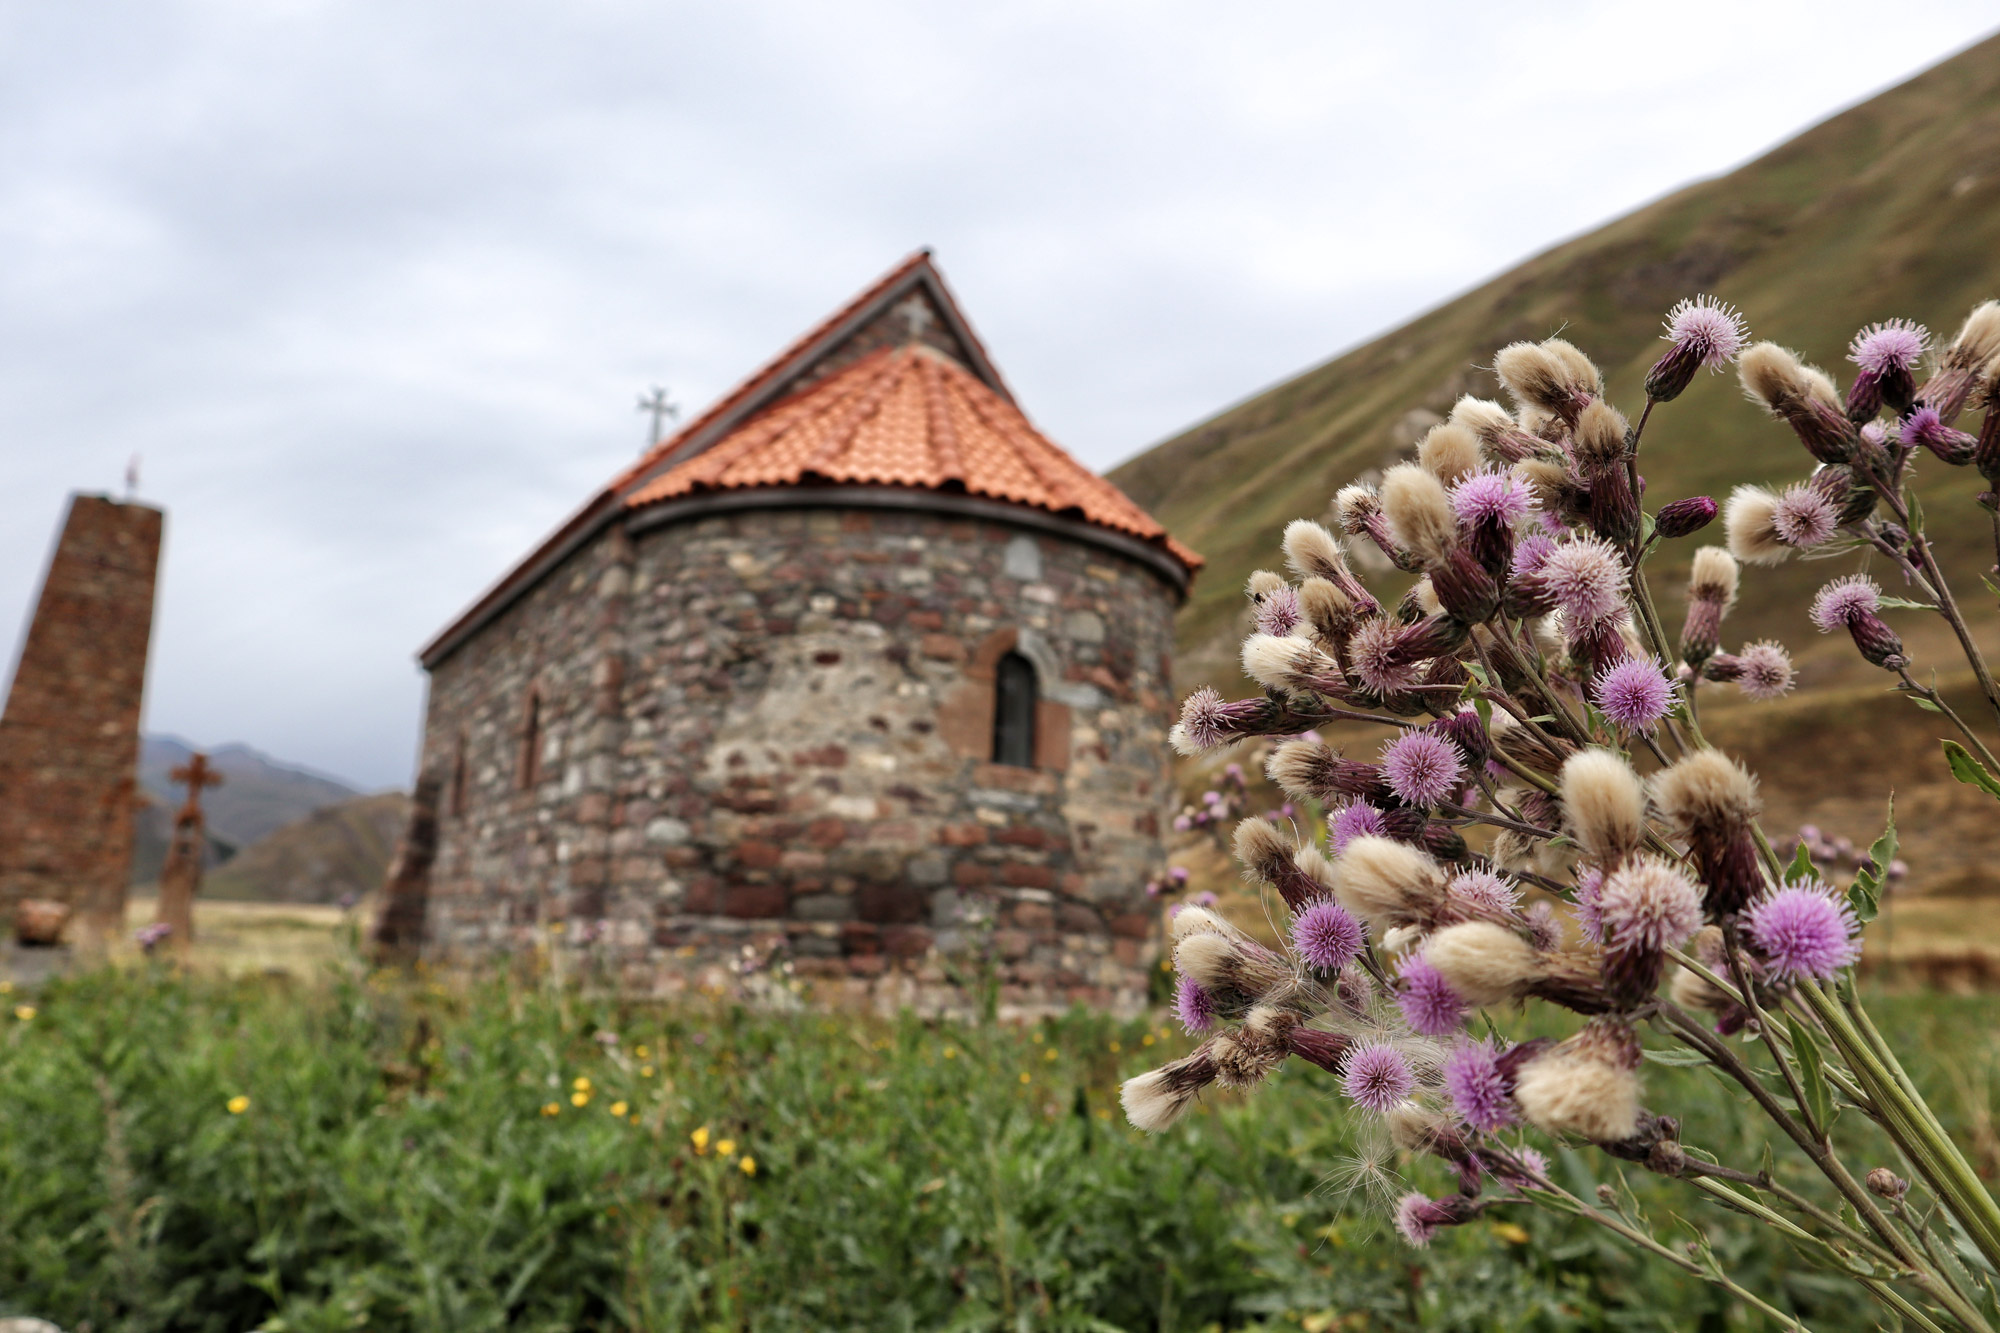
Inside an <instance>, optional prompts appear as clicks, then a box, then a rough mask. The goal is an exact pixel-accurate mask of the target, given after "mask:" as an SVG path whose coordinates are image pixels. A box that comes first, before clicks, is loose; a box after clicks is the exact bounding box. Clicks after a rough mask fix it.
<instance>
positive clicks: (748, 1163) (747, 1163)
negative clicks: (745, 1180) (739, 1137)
mask: <svg viewBox="0 0 2000 1333" xmlns="http://www.w3.org/2000/svg"><path fill="white" fill-rule="evenodd" d="M736 1169H737V1170H738V1171H741V1172H742V1173H743V1174H744V1175H746V1176H754V1175H756V1174H757V1159H756V1158H754V1157H752V1156H751V1155H750V1154H749V1153H747V1152H746V1153H744V1154H743V1160H742V1161H740V1162H738V1163H737V1164H736Z"/></svg>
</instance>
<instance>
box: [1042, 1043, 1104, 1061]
mask: <svg viewBox="0 0 2000 1333" xmlns="http://www.w3.org/2000/svg"><path fill="white" fill-rule="evenodd" d="M1112 1044H1113V1045H1116V1044H1117V1043H1116V1042H1114V1043H1112ZM1055 1058H1056V1048H1055V1047H1053V1046H1051V1047H1049V1048H1048V1049H1047V1050H1046V1051H1043V1052H1042V1059H1044V1060H1053V1059H1055Z"/></svg>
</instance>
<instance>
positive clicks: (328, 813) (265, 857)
mask: <svg viewBox="0 0 2000 1333" xmlns="http://www.w3.org/2000/svg"><path fill="white" fill-rule="evenodd" d="M409 808H410V800H409V797H407V796H405V795H403V793H401V792H394V791H391V792H381V793H379V794H377V795H374V796H356V797H353V798H351V799H349V800H345V801H341V802H339V803H338V804H335V805H329V806H326V807H324V808H322V809H319V810H315V811H313V812H312V813H311V814H309V815H307V816H306V817H305V818H303V819H300V820H296V821H294V822H292V823H290V824H287V825H286V826H285V827H283V828H281V829H279V830H277V831H276V832H274V833H270V834H268V835H266V836H265V837H263V838H261V839H259V840H258V841H256V842H254V843H252V844H251V845H250V846H248V847H246V848H244V849H243V850H242V851H241V852H240V853H239V854H237V855H236V856H235V857H233V858H231V859H230V861H229V862H228V864H226V865H224V866H222V867H221V868H219V869H217V870H213V871H211V872H209V874H208V877H207V878H206V880H205V881H204V882H203V884H202V896H203V897H205V898H231V899H255V900H258V901H263V902H290V903H330V902H337V901H338V900H339V899H340V898H341V897H342V895H344V894H350V893H351V894H353V895H355V896H356V897H359V896H360V895H361V894H364V893H367V892H368V891H369V890H371V889H375V888H379V887H380V886H381V883H382V877H383V875H384V874H385V873H386V872H387V870H388V868H389V858H390V857H391V856H392V855H393V854H394V852H395V848H396V838H397V836H398V835H399V834H401V832H402V831H403V824H404V822H405V821H406V820H407V819H408V817H409Z"/></svg>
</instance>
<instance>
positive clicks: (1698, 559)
mask: <svg viewBox="0 0 2000 1333" xmlns="http://www.w3.org/2000/svg"><path fill="white" fill-rule="evenodd" d="M1737 580H1738V568H1737V564H1736V557H1735V556H1732V555H1731V554H1729V552H1727V551H1725V550H1723V549H1722V548H1721V547H1720V546H1704V547H1702V548H1700V549H1699V550H1697V551H1696V552H1695V553H1694V569H1693V571H1692V572H1691V573H1690V574H1689V575H1688V596H1689V597H1690V598H1692V599H1693V600H1695V601H1698V602H1720V603H1722V609H1723V610H1724V611H1725V612H1726V611H1728V610H1729V608H1730V607H1732V606H1734V605H1736V585H1737Z"/></svg>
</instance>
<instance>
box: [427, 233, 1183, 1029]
mask: <svg viewBox="0 0 2000 1333" xmlns="http://www.w3.org/2000/svg"><path fill="white" fill-rule="evenodd" d="M1199 564H1200V560H1199V557H1197V556H1195V555H1194V553H1193V552H1191V551H1189V550H1187V549H1186V548H1185V547H1183V546H1181V545H1180V544H1179V543H1178V542H1176V541H1174V540H1173V538H1172V537H1171V536H1170V535H1168V533H1167V532H1166V530H1165V529H1164V528H1162V527H1161V526H1160V524H1159V523H1158V522H1156V521H1155V520H1154V519H1153V518H1152V517H1151V516H1149V515H1148V514H1146V513H1145V512H1144V511H1142V510H1141V509H1140V508H1139V507H1138V506H1137V505H1135V504H1133V503H1132V502H1131V500H1130V499H1128V498H1127V497H1126V496H1125V495H1124V494H1122V493H1121V492H1120V491H1118V490H1117V488H1116V487H1114V486H1112V485H1111V484H1110V483H1109V482H1107V481H1105V480H1104V479H1103V478H1102V477H1099V476H1097V475H1095V474H1093V473H1092V472H1091V471H1090V470H1089V469H1087V468H1085V467H1084V466H1083V465H1082V464H1080V463H1078V462H1077V461H1076V460H1075V459H1074V458H1071V457H1070V456H1069V455H1068V454H1067V453H1065V452H1064V451H1063V450H1062V449H1061V448H1060V447H1059V446H1057V445H1056V444H1055V443H1054V442H1053V441H1051V440H1050V439H1048V437H1046V436H1044V435H1043V434H1042V433H1041V432H1040V431H1038V430H1037V429H1035V427H1034V426H1033V424H1032V423H1031V422H1030V421H1029V420H1028V418H1027V416H1026V415H1025V414H1024V413H1023V412H1022V410H1021V408H1020V406H1019V405H1018V404H1017V403H1016V402H1015V400H1014V397H1013V394H1012V392H1011V390H1010V389H1009V388H1008V386H1007V384H1006V382H1005V381H1004V380H1003V379H1002V378H1001V377H1000V374H999V372H998V370H997V369H995V368H994V366H993V364H992V362H991V360H990V359H989V358H988V356H987V355H986V352H985V350H984V347H983V346H982V345H981V343H980V341H979V339H978V338H977V337H976V336H975V335H974V334H973V332H972V329H971V326H970V324H969V323H968V322H967V321H966V319H965V317H964V315H963V314H962V312H961V311H960V310H959V308H958V305H957V303H956V301H955V300H954V299H953V297H952V295H951V293H950V291H949V290H948V289H947V288H946V287H945V285H944V281H943V279H942V277H941V276H940V275H939V273H938V272H937V270H936V268H935V267H934V266H933V264H932V263H931V259H930V255H929V253H928V252H920V253H919V254H917V255H914V256H912V257H911V258H910V259H909V260H907V261H906V262H904V263H903V264H901V265H899V266H898V267H897V268H896V269H894V270H892V271H891V272H890V273H889V274H888V275H887V276H885V277H884V278H883V279H882V280H881V281H880V282H878V283H876V284H874V285H873V286H872V287H870V288H868V289H867V290H866V291H864V292H862V293H861V295H859V296H858V297H856V298H855V299H854V300H853V301H851V302H849V303H848V304H847V305H846V306H844V307H842V308H841V309H840V310H839V311H836V312H835V313H834V315H833V316H831V317H830V318H829V319H827V320H826V321H824V322H822V323H821V324H820V325H819V326H817V327H816V328H814V329H812V330H811V331H809V332H808V333H807V334H806V335H805V336H804V337H802V338H800V339H799V340H798V341H797V342H795V343H794V344H793V345H792V346H791V347H789V348H787V349H786V350H784V351H783V352H781V353H780V354H779V355H778V356H777V357H776V358H775V359H774V360H773V361H771V362H770V363H769V364H767V365H766V366H765V367H764V368H763V369H761V370H759V371H758V372H756V373H755V374H753V375H752V376H751V377H750V378H749V379H747V380H745V381H744V382H743V383H742V384H741V385H739V386H738V387H737V388H736V389H735V390H734V391H732V392H731V393H729V394H726V395H724V397H723V398H722V399H721V400H719V401H718V402H717V403H716V404H715V405H714V406H712V407H711V408H709V409H708V410H707V411H706V412H704V413H702V414H701V415H700V416H698V417H696V418H695V419H694V420H692V421H690V422H689V423H687V425H685V426H683V427H682V428H681V429H680V430H679V431H678V432H677V433H676V434H675V435H673V436H672V437H670V438H668V439H666V440H663V441H661V442H660V443H659V445H658V446H656V447H655V448H654V449H653V450H652V451H651V452H649V453H648V454H647V455H646V457H645V458H643V459H641V460H640V462H639V463H638V464H636V465H635V466H634V467H633V468H631V469H630V470H628V472H627V473H626V474H625V475H624V476H621V477H619V478H617V479H615V480H614V481H613V482H612V483H611V484H610V485H609V486H607V487H606V488H604V489H603V490H602V491H601V492H600V493H599V494H598V495H597V496H595V497H594V498H592V499H591V500H590V501H589V502H588V503H587V504H586V505H585V506H584V508H583V509H582V510H580V511H578V513H577V514H576V515H575V517H573V518H572V519H571V520H570V521H569V522H568V523H567V524H565V525H564V526H563V527H562V528H561V529H560V530H558V531H557V532H556V533H555V534H554V535H553V536H551V537H550V539H549V540H548V541H547V542H545V543H544V544H543V545H542V546H541V547H540V548H539V549H538V550H536V551H534V552H531V553H530V554H529V555H528V556H527V557H526V558H525V559H524V560H522V561H521V563H520V564H519V565H517V566H516V567H515V569H514V570H513V571H512V572H511V573H510V574H508V575H507V576H506V577H505V578H504V579H503V580H502V581H501V582H500V583H499V584H498V585H497V586H496V587H495V588H494V589H492V591H490V592H489V593H488V594H487V595H486V596H485V597H483V598H482V599H481V600H480V601H479V602H478V603H477V604H476V605H474V606H473V607H472V608H471V609H470V610H468V611H467V612H466V613H465V614H464V615H463V616H461V617H460V618H459V619H458V621H457V622H455V623H454V624H452V625H451V626H449V627H448V628H447V629H446V630H445V631H444V632H443V633H442V634H441V635H439V637H438V638H437V639H436V640H435V641H434V642H433V643H431V644H430V645H429V646H428V647H427V648H426V649H424V651H423V654H422V660H423V664H424V666H425V668H426V669H427V670H428V672H429V673H430V701H429V712H428V717H427V720H426V726H425V735H424V752H423V761H422V764H423V776H424V777H426V778H433V779H435V780H436V781H437V783H438V790H439V791H440V793H441V798H440V800H439V803H438V809H437V815H436V833H435V843H434V845H435V859H434V860H433V861H431V863H430V864H429V866H428V869H427V871H426V874H425V876H424V882H423V883H421V884H418V883H416V882H414V881H412V882H409V883H399V887H398V891H397V894H396V895H393V896H394V897H395V900H396V901H397V902H398V903H399V904H404V905H406V907H405V910H406V912H407V914H409V915H412V916H414V915H415V914H416V913H417V912H421V913H422V915H423V918H424V924H423V930H422V938H423V940H424V948H425V950H426V952H428V953H430V954H432V955H435V956H445V957H451V958H458V959H483V958H486V959H490V958H493V957H495V956H496V955H503V954H506V953H508V952H511V951H515V950H520V949H527V948H533V947H534V946H535V944H536V942H537V941H538V940H540V939H545V938H548V937H549V936H550V935H552V934H553V932H547V931H546V926H547V925H548V923H550V922H561V923H563V924H564V926H565V929H564V930H563V932H562V933H561V935H560V938H561V939H563V940H566V941H576V940H578V939H587V940H588V941H589V946H588V947H590V948H591V949H592V950H593V951H594V952H595V954H596V955H597V968H598V970H599V974H600V975H601V974H603V973H604V972H610V973H612V974H614V975H616V976H617V977H618V978H619V979H620V981H621V982H622V983H623V984H624V985H625V986H626V987H628V988H630V989H633V990H641V991H646V990H651V991H668V992H671V991H673V990H675V989H677V988H679V987H681V986H685V985H689V984H695V983H704V984H705V983H706V982H707V980H708V979H710V978H713V977H716V976H722V975H726V974H727V973H728V970H729V969H730V968H732V967H735V966H737V965H739V964H741V963H742V962H743V961H744V959H745V956H746V951H748V955H749V956H750V957H752V958H756V959H767V958H771V957H782V958H783V959H784V961H785V963H786V965H787V966H789V967H790V968H791V969H792V972H793V975H794V976H795V977H798V978H802V979H803V978H810V979H811V980H812V982H813V985H814V989H815V993H816V994H817V995H819V996H820V997H821V998H823V999H832V1000H849V1001H858V1002H861V1003H866V1004H873V1005H875V1006H878V1007H883V1008H889V1007H894V1006H896V1005H900V1004H916V1005H919V1006H921V1007H924V1008H932V1007H952V1006H954V1005H956V1004H960V1003H962V1002H963V999H964V994H965V992H964V990H963V989H962V986H963V984H964V983H967V982H978V981H980V979H981V978H985V979H988V980H990V983H991V984H993V985H994V986H995V987H996V988H997V991H998V994H999V998H1000V1004H1001V1007H1002V1009H1003V1010H1008V1011H1011V1012H1017V1013H1025V1012H1030V1011H1046V1010H1049V1009H1057V1008H1061V1007H1064V1006H1066V1005H1068V1004H1072V1003H1086V1004H1092V1005H1099V1006H1106V1007H1111V1008H1116V1009H1126V1010H1130V1009H1136V1008H1138V1007H1139V1006H1140V1004H1142V1003H1143V1001H1144V997H1145V992H1146V984H1147V980H1148V969H1149V968H1150V966H1151V964H1152V962H1153V961H1154V959H1155V958H1156V953H1155V950H1156V948H1157V944H1156V941H1155V938H1154V936H1155V921H1156V915H1157V914H1156V913H1155V912H1154V911H1153V910H1152V908H1151V907H1150V905H1149V903H1148V901H1147V898H1146V894H1145V884H1146V882H1147V880H1148V878H1149V877H1150V876H1151V875H1153V874H1155V873H1157V872H1158V871H1159V870H1160V868H1161V866H1162V863H1163V861H1164V859H1165V857H1164V849H1163V847H1162V844H1161V833H1162V828H1163V825H1164V823H1165V820H1166V818H1167V805H1168V800H1169V797H1170V795H1171V786H1172V770H1171V760H1170V756H1169V754H1168V750H1167V747H1166V740H1165V737H1166V731H1167V727H1168V724H1169V722H1170V721H1171V706H1172V685H1171V658H1172V651H1173V620H1174V610H1175V608H1176V607H1177V606H1179V604H1180V602H1181V599H1182V597H1183V595H1184V593H1185V591H1186V588H1187V586H1188V580H1189V579H1190V578H1191V577H1192V576H1193V573H1194V571H1195V569H1196V567H1197V566H1198V565H1199ZM399 929H400V930H402V931H403V933H406V934H407V933H408V931H407V928H402V927H399ZM980 984H985V983H984V982H981V983H980Z"/></svg>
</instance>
